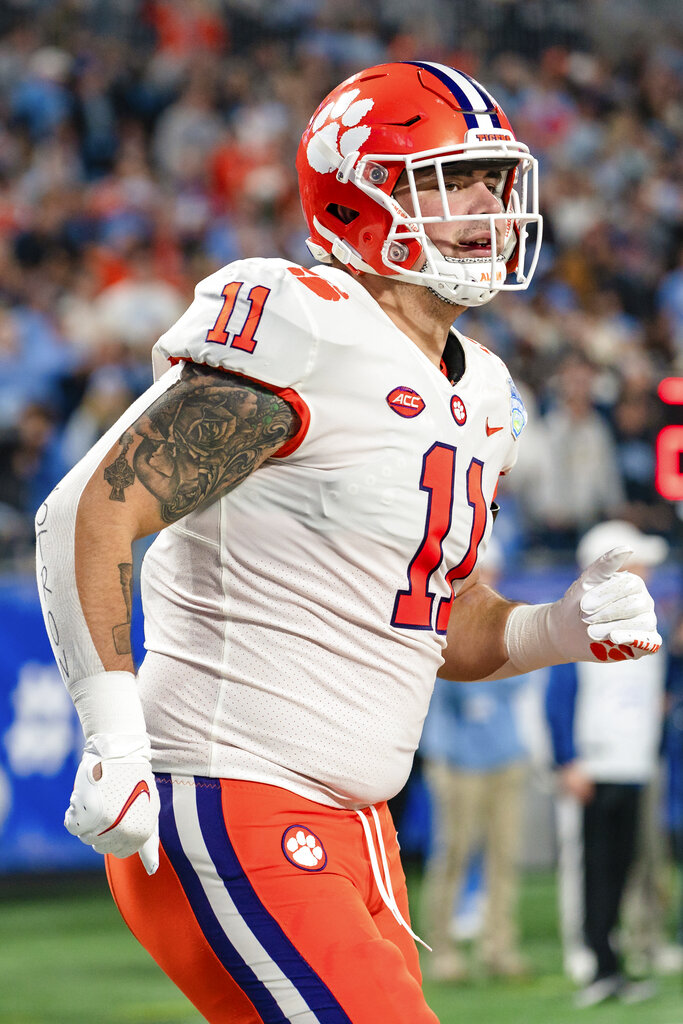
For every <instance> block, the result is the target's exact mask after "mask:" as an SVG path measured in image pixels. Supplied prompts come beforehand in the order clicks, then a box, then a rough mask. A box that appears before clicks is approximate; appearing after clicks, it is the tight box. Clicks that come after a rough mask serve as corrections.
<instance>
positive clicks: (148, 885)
mask: <svg viewBox="0 0 683 1024" xmlns="http://www.w3.org/2000/svg"><path fill="white" fill-rule="evenodd" d="M105 864H106V868H107V880H108V882H109V888H110V889H111V892H112V896H113V897H114V901H115V903H116V905H117V907H118V909H119V911H120V913H121V916H122V917H123V919H124V920H125V922H126V924H127V925H128V927H129V928H130V930H131V931H132V933H133V935H134V936H135V938H136V939H137V940H138V942H140V943H141V944H142V945H143V946H144V947H145V949H146V950H147V952H148V953H149V954H150V955H151V956H152V957H153V958H154V960H156V962H157V963H158V964H159V967H161V969H162V971H164V973H165V974H167V975H168V977H169V978H170V979H171V980H172V981H173V982H174V984H175V985H177V987H178V988H179V989H180V990H181V992H183V993H184V994H185V995H186V996H187V998H188V999H189V1000H190V1002H191V1003H194V1005H195V1006H196V1007H197V1009H198V1010H199V1012H200V1013H201V1014H203V1016H205V1017H206V1019H207V1020H210V1021H233V1022H234V1024H263V1020H262V1018H261V1017H260V1016H259V1015H258V1013H257V1012H256V1010H255V1009H254V1006H253V1004H252V1003H251V1001H250V1000H249V999H248V998H247V996H246V995H245V994H244V992H243V991H242V989H241V988H240V987H239V986H238V985H237V984H236V983H235V981H233V979H232V977H231V976H230V974H229V973H228V972H227V971H226V969H225V967H224V966H223V965H222V964H221V962H220V960H219V959H218V957H217V956H216V954H215V953H214V951H213V950H212V949H211V946H210V945H209V943H208V942H207V939H206V937H205V935H204V933H203V932H202V930H201V928H200V927H199V924H198V923H197V919H196V918H195V916H194V914H193V913H192V910H191V908H190V906H189V904H188V902H187V896H186V895H185V892H184V890H183V887H182V886H181V884H180V882H179V880H178V876H177V875H176V873H175V871H174V870H173V868H172V866H171V863H170V861H169V859H168V857H167V856H166V854H165V852H164V849H163V847H161V848H160V850H159V867H158V869H157V871H156V873H155V874H154V875H152V876H151V877H150V876H149V875H148V874H147V872H146V871H145V869H144V868H143V866H142V861H141V860H140V858H139V857H138V855H137V854H135V856H134V857H127V858H126V859H125V860H119V858H118V857H112V856H110V855H107V856H106V857H105Z"/></svg>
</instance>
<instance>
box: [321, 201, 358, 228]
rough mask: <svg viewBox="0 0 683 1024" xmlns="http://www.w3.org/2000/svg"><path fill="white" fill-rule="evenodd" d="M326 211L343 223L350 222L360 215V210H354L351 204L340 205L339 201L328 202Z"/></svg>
mask: <svg viewBox="0 0 683 1024" xmlns="http://www.w3.org/2000/svg"><path fill="white" fill-rule="evenodd" d="M325 212H326V213H330V214H331V215H332V216H333V217H336V218H337V220H340V221H341V222H342V224H350V223H351V221H353V220H355V219H356V217H357V216H358V210H353V209H352V208H351V207H350V206H340V205H339V203H328V204H327V206H326V207H325Z"/></svg>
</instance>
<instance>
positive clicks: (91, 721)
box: [67, 672, 146, 739]
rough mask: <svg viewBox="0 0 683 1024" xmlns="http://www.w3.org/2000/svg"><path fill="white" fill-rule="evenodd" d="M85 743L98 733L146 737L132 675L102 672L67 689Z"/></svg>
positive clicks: (136, 689)
mask: <svg viewBox="0 0 683 1024" xmlns="http://www.w3.org/2000/svg"><path fill="white" fill-rule="evenodd" d="M67 688H68V690H69V693H70V694H71V699H72V701H73V702H74V705H75V707H76V711H77V712H78V717H79V718H80V720H81V725H82V726H83V732H84V734H85V737H86V739H89V738H90V737H91V736H93V735H95V734H96V733H124V734H129V735H133V734H136V735H140V734H143V735H144V734H145V733H146V727H145V716H144V714H143V712H142V704H141V703H140V697H139V695H138V687H137V682H136V679H135V676H134V675H133V673H132V672H100V673H99V674H98V675H95V676H87V677H86V678H85V679H79V680H78V681H77V682H75V683H69V684H68V686H67Z"/></svg>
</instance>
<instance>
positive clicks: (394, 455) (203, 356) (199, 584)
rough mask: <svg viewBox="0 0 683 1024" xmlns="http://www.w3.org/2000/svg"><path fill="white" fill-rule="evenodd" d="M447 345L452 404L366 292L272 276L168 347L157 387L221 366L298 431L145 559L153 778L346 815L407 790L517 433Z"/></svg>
mask: <svg viewBox="0 0 683 1024" xmlns="http://www.w3.org/2000/svg"><path fill="white" fill-rule="evenodd" d="M449 345H450V347H451V349H455V350H457V351H458V352H460V346H462V351H463V352H464V372H463V373H462V376H461V377H460V379H458V380H457V382H456V383H455V384H454V385H453V384H452V383H451V382H450V381H449V379H448V377H447V376H446V375H445V373H444V372H441V371H440V370H439V369H438V368H437V367H436V366H435V365H434V364H433V363H432V362H431V361H430V360H429V359H428V358H427V357H426V356H425V355H424V354H423V353H422V352H421V351H420V349H418V347H417V345H415V344H414V342H412V341H411V340H410V339H409V338H408V337H407V336H406V335H405V334H403V333H402V332H401V331H400V330H399V329H398V328H397V327H396V326H395V325H394V324H393V322H392V321H391V320H390V319H389V317H388V316H387V314H386V313H385V312H384V311H383V310H382V309H381V307H380V306H379V305H378V304H377V303H376V302H375V300H374V299H373V298H372V297H371V296H370V295H369V294H368V293H367V291H366V290H365V289H364V288H363V287H362V285H360V284H359V282H358V281H357V280H355V279H354V278H352V277H351V276H350V275H348V274H346V273H344V272H343V271H340V270H336V269H333V268H329V267H321V268H317V269H316V271H315V272H312V271H308V270H304V269H303V268H302V267H298V266H293V265H291V264H288V263H287V262H286V261H284V260H280V259H249V260H243V261H240V262H237V263H233V264H230V265H229V266H227V267H224V268H223V269H222V270H220V271H218V272H217V273H215V274H213V275H212V276H211V277H209V278H207V279H206V280H205V281H202V282H201V283H200V284H199V285H198V287H197V290H196V297H195V300H194V302H193V303H192V305H191V306H190V308H189V309H188V310H187V312H186V313H185V314H184V315H183V316H182V317H181V318H180V320H178V322H177V323H176V324H175V325H174V326H173V327H172V328H171V329H170V330H169V331H168V332H167V333H166V334H165V335H163V337H162V338H160V340H159V341H158V342H157V344H156V346H155V349H154V364H155V372H156V374H157V376H158V375H159V374H161V373H163V372H164V371H165V370H166V369H168V366H169V361H171V362H173V361H176V360H181V359H185V360H192V361H194V362H197V363H204V364H208V365H210V366H215V367H222V368H224V369H226V370H229V371H233V372H235V373H239V374H242V375H244V376H246V377H248V378H251V379H253V380H257V381H260V382H262V383H263V384H265V385H266V386H267V387H269V388H270V389H272V390H275V391H277V392H278V393H280V394H282V395H283V396H284V397H285V398H286V399H287V400H288V401H290V402H291V404H292V405H294V407H295V408H296V409H297V411H298V413H299V416H300V419H301V423H302V426H301V430H300V431H299V433H298V435H297V436H296V437H295V438H294V439H293V441H291V442H289V443H287V444H286V446H285V448H284V449H282V450H281V451H280V452H279V453H278V455H277V457H274V458H271V459H269V460H267V461H266V462H265V463H264V464H263V465H262V466H261V467H260V468H259V469H257V470H256V471H255V472H254V473H252V474H251V476H249V477H248V478H247V479H246V480H245V481H244V482H243V483H241V484H240V485H239V486H238V487H237V488H236V489H235V490H234V491H232V492H231V493H229V494H227V495H226V496H225V497H223V498H222V499H220V501H217V502H215V503H214V504H213V505H211V506H210V507H209V508H207V509H206V510H204V511H201V512H196V513H193V514H191V515H189V516H187V517H186V518H184V519H182V520H180V521H179V522H177V523H176V524H174V525H172V526H170V527H168V528H167V529H166V530H164V531H163V532H162V533H161V534H160V535H159V537H158V538H157V540H156V541H155V542H154V544H153V545H152V547H151V548H150V550H149V551H148V553H147V555H146V557H145V560H144V566H143V577H142V596H143V604H144V611H145V641H146V648H147V652H148V653H147V655H146V658H145V660H144V663H143V665H142V667H141V670H140V685H141V696H142V700H143V704H144V708H145V716H146V721H147V725H148V729H149V733H150V736H151V740H152V747H153V763H154V768H155V769H156V770H158V771H173V772H175V773H181V774H182V773H188V774H197V775H209V776H214V777H215V776H223V777H229V778H237V779H251V780H256V781H260V782H265V783H270V784H273V785H277V786H282V787H284V788H287V789H289V790H292V791H294V792H296V793H298V794H300V795H303V796H305V797H309V798H311V799H313V800H317V801H319V802H323V803H326V804H330V805H333V806H339V807H361V806H366V805H368V804H370V803H375V802H377V801H380V800H384V799H387V798H389V797H391V796H393V795H394V794H395V793H397V792H398V791H399V790H400V789H401V787H402V786H403V784H404V783H405V781H406V778H407V776H408V774H409V771H410V765H411V762H412V757H413V753H414V751H415V749H416V747H417V744H418V740H419V737H420V732H421V729H422V723H423V720H424V717H425V714H426V712H427V707H428V704H429V698H430V695H431V692H432V688H433V684H434V679H435V675H436V672H437V670H438V668H439V666H440V665H441V663H442V657H441V652H442V649H443V646H444V644H445V639H446V637H445V634H446V626H447V621H448V612H449V609H450V603H451V601H452V598H453V593H454V592H457V590H458V588H459V587H460V586H461V584H462V581H463V580H464V579H465V578H466V577H467V576H468V575H469V574H470V573H471V571H472V569H473V568H474V565H475V562H476V560H477V556H478V554H481V553H482V552H483V550H484V549H485V546H486V544H487V541H488V537H489V535H490V532H491V527H492V514H491V505H492V502H493V499H494V494H495V490H496V485H497V482H498V477H499V475H500V473H501V471H504V470H506V469H508V468H509V467H510V466H511V465H512V463H513V462H514V460H515V455H516V452H515V447H516V446H515V442H516V439H517V437H518V435H519V433H520V431H521V428H522V426H523V424H524V415H525V414H524V407H523V405H522V403H521V401H520V399H519V396H518V394H517V392H516V390H515V388H514V385H513V384H512V381H511V380H510V377H509V374H508V372H507V370H506V368H505V366H504V364H503V363H502V362H501V360H500V359H499V358H498V357H497V356H495V355H493V354H492V353H490V352H489V351H488V350H486V349H484V348H483V347H482V346H480V345H478V344H477V343H476V342H474V341H471V340H469V339H467V338H464V337H462V336H461V335H454V336H453V338H452V339H451V341H450V342H449Z"/></svg>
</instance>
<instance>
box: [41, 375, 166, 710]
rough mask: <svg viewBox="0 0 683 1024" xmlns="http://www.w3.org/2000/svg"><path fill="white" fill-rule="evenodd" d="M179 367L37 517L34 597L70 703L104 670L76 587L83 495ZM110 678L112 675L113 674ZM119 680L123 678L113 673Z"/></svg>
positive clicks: (87, 459) (103, 441)
mask: <svg viewBox="0 0 683 1024" xmlns="http://www.w3.org/2000/svg"><path fill="white" fill-rule="evenodd" d="M181 370H182V367H181V366H175V367H173V368H172V369H170V370H168V372H167V373H165V374H164V375H163V377H161V378H160V379H159V380H158V381H157V382H156V383H155V384H154V385H152V387H151V388H149V389H148V390H147V391H146V392H145V393H144V394H143V395H141V396H140V398H138V399H137V401H136V402H134V403H133V405H131V406H130V408H129V409H127V410H126V412H125V413H124V414H123V416H121V418H120V419H119V420H117V422H116V423H115V424H114V425H113V426H112V427H111V428H110V429H109V430H108V431H107V433H106V434H105V435H104V437H102V438H100V440H99V441H98V442H97V444H96V445H94V447H93V448H91V449H90V451H89V452H88V454H87V455H85V456H84V458H82V459H81V461H80V462H79V463H78V464H77V465H76V466H74V468H73V469H72V470H71V471H70V472H69V473H67V475H66V476H65V477H64V479H63V480H62V481H61V482H60V483H59V484H58V485H57V487H55V489H54V490H53V491H52V493H51V494H49V495H48V497H47V498H46V499H45V501H44V502H43V504H42V505H41V506H40V508H39V509H38V512H37V513H36V571H37V576H38V591H39V594H40V603H41V607H42V610H43V617H44V619H45V627H46V629H47V633H48V636H49V638H50V643H51V645H52V651H53V653H54V656H55V660H56V662H57V665H58V666H59V671H60V672H61V675H62V679H63V680H64V683H65V685H66V687H67V689H68V690H69V693H70V694H71V696H72V698H74V697H76V696H77V695H78V693H79V689H78V687H77V686H76V684H77V683H78V682H79V681H80V680H82V679H85V678H87V677H90V676H99V675H100V674H101V673H102V672H103V671H104V666H103V664H102V662H101V660H100V657H99V655H98V653H97V651H96V649H95V645H94V643H93V640H92V637H91V636H90V631H89V629H88V626H87V623H86V621H85V616H84V614H83V609H82V608H81V602H80V599H79V596H78V588H77V586H76V566H75V532H76V514H77V512H78V504H79V501H80V498H81V495H82V493H83V490H84V488H85V486H86V484H87V482H88V480H90V478H91V476H92V475H93V473H94V472H95V470H96V468H97V466H98V465H99V464H100V462H101V461H102V459H103V458H104V456H105V455H106V453H107V452H108V451H109V449H110V448H111V447H112V446H113V445H114V444H115V443H116V441H117V440H118V439H119V438H120V437H121V435H122V434H124V433H125V431H126V430H127V429H128V428H129V427H130V426H131V425H132V424H133V423H135V421H136V420H137V419H138V418H139V417H140V416H141V415H142V414H143V413H144V411H145V410H146V409H147V408H149V406H150V405H151V404H152V403H153V402H154V401H155V400H156V399H157V398H159V396H160V395H162V394H163V393H164V391H167V390H168V388H169V387H171V385H172V384H175V382H176V381H177V380H178V378H179V377H180V373H181ZM112 674H113V675H114V673H112ZM116 675H121V676H123V675H124V673H116Z"/></svg>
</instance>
